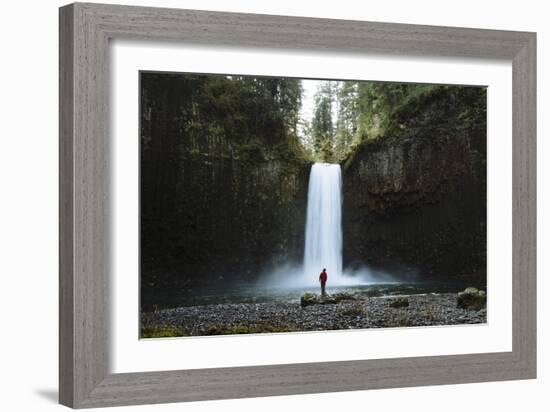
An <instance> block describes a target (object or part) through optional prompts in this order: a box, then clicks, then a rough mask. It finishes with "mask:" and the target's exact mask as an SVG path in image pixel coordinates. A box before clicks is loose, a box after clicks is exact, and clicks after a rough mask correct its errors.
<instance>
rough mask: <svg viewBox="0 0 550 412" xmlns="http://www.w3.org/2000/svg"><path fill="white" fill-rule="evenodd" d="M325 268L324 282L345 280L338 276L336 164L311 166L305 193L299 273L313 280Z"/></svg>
mask: <svg viewBox="0 0 550 412" xmlns="http://www.w3.org/2000/svg"><path fill="white" fill-rule="evenodd" d="M323 268H326V269H327V273H328V284H329V285H331V284H332V285H338V284H342V283H345V279H343V276H342V173H341V170H340V165H339V164H329V163H315V164H314V165H313V166H312V167H311V173H310V176H309V189H308V196H307V219H306V244H305V251H304V265H303V276H304V281H305V282H306V283H314V282H317V278H318V276H319V273H320V272H321V270H322V269H323Z"/></svg>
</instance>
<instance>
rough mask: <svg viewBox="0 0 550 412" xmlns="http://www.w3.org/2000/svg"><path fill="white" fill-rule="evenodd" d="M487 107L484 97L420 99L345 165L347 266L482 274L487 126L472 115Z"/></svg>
mask: <svg viewBox="0 0 550 412" xmlns="http://www.w3.org/2000/svg"><path fill="white" fill-rule="evenodd" d="M484 99H485V89H472V90H471V91H468V93H461V94H457V93H455V91H454V90H452V89H449V90H445V89H443V90H440V91H439V92H438V93H437V94H436V95H435V96H424V98H423V99H421V100H420V101H414V102H411V103H410V104H409V105H407V106H404V107H402V108H401V109H400V111H398V112H396V113H395V114H394V116H393V124H390V127H389V132H388V133H387V134H386V135H385V136H382V137H381V138H379V139H377V140H376V141H373V142H366V143H363V144H362V145H361V146H359V147H358V149H357V150H356V152H355V153H354V154H353V155H352V156H351V157H350V158H348V159H346V161H345V162H343V184H344V210H343V224H344V234H345V235H344V263H345V264H348V265H349V264H353V263H354V262H366V263H370V264H371V265H374V266H379V267H381V268H391V267H393V268H394V269H395V270H398V271H401V273H403V274H405V273H410V274H414V273H420V274H421V275H423V276H443V275H460V274H473V273H477V272H484V270H485V264H486V122H485V114H484V112H483V111H482V110H476V109H477V108H479V106H482V105H481V103H482V102H483V100H484ZM410 111H418V112H419V113H421V115H419V114H414V113H410ZM408 119H413V120H414V121H408Z"/></svg>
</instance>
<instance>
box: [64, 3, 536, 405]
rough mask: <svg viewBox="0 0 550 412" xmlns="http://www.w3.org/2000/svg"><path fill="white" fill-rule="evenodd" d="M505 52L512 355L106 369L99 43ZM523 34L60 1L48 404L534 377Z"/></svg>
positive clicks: (532, 134) (104, 81) (104, 58)
mask: <svg viewBox="0 0 550 412" xmlns="http://www.w3.org/2000/svg"><path fill="white" fill-rule="evenodd" d="M113 38H126V39H128V38H130V39H147V40H151V39H153V40H161V41H183V42H188V43H195V44H204V45H209V44H223V45H239V46H247V47H265V48H285V49H295V50H298V51H300V50H316V51H320V50H327V51H337V52H338V51H343V52H355V53H361V52H370V53H373V52H375V53H390V54H407V55H410V54H415V55H426V56H443V57H459V58H460V57H475V58H496V59H506V60H508V61H511V62H512V65H513V119H512V120H513V199H512V201H513V348H512V351H511V352H502V353H483V354H468V355H453V356H430V357H415V358H400V359H380V360H359V361H345V362H322V363H308V364H299V365H270V366H252V367H236V368H218V369H200V370H187V371H165V372H146V373H125V374H109V372H108V365H109V353H108V342H107V327H108V325H107V307H108V298H107V297H108V273H107V268H108V265H107V263H108V256H109V254H108V236H107V235H108V232H107V227H108V214H107V203H108V189H109V187H108V176H109V174H108V173H109V172H108V165H109V161H108V159H109V150H108V148H109V145H108V139H109V136H108V126H107V125H108V112H109V109H108V108H109V101H108V95H109V93H108V79H109V75H108V67H109V54H108V48H109V45H108V42H109V39H113ZM535 150H536V34H535V33H527V32H511V31H497V30H480V29H466V28H451V27H431V26H418V25H404V24H391V23H370V22H358V21H343V20H328V19H313V18H298V17H286V16H270V15H254V14H234V13H220V12H209V11H192V10H177V9H159V8H144V7H130V6H116V5H104V4H85V3H76V4H71V5H68V6H65V7H62V8H61V9H60V274H59V276H60V277H59V279H60V299H59V304H60V307H59V322H60V329H59V330H60V335H59V339H60V342H59V368H60V369H59V376H60V378H59V399H60V402H61V403H62V404H64V405H67V406H71V407H75V408H86V407H100V406H112V405H128V404H143V403H161V402H177V401H195V400H205V399H223V398H243V397H256V396H273V395H290V394H302V393H317V392H334V391H349V390H360V389H373V388H388V387H406V386H417V385H435V384H451V383H465V382H484V381H498V380H511V379H529V378H535V377H536V290H535V287H536V267H535V264H536V263H535V258H536V256H535V253H536V232H535V231H536V198H535V196H536V181H535V178H536V163H535V161H536V153H535Z"/></svg>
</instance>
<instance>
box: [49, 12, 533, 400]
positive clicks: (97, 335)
mask: <svg viewBox="0 0 550 412" xmlns="http://www.w3.org/2000/svg"><path fill="white" fill-rule="evenodd" d="M535 69H536V37H535V34H534V33H526V32H507V31H496V30H480V29H463V28H449V27H428V26H414V25H402V24H389V23H369V22H356V21H341V20H326V19H311V18H297V17H287V16H266V15H253V14H234V13H219V12H205V11H192V10H175V9H157V8H143V7H129V6H114V5H102V4H81V3H75V4H72V5H68V6H65V7H62V8H61V9H60V401H61V403H63V404H65V405H67V406H71V407H75V408H84V407H101V406H115V405H129V404H143V403H160V402H177V401H193V400H205V399H223V398H241V397H253V396H271V395H287V394H301V393H318V392H326V391H347V390H359V389H370V388H387V387H404V386H418V385H433V384H445V383H464V382H482V381H491V380H509V379H527V378H534V377H535V376H536V324H535V322H536V313H535V310H536V299H535V298H536V293H535V251H536V245H535V239H536V234H535V212H536V211H535V205H536V201H535V194H536V193H535V187H536V185H535V170H536V167H535V138H536V117H535V113H536V110H535V97H536V87H535V86H536V72H535Z"/></svg>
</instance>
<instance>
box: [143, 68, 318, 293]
mask: <svg viewBox="0 0 550 412" xmlns="http://www.w3.org/2000/svg"><path fill="white" fill-rule="evenodd" d="M146 81H147V82H148V84H147V85H146V88H145V91H146V92H147V93H144V98H143V100H142V120H141V131H142V135H141V139H142V146H141V183H140V187H141V194H142V196H141V262H142V266H141V276H142V285H143V287H144V288H145V289H144V290H145V291H146V290H148V288H163V287H170V288H174V287H176V288H178V287H186V286H189V287H194V286H206V285H207V286H210V287H226V286H227V285H228V282H239V281H250V280H254V279H256V277H257V276H258V275H259V273H260V272H261V271H262V270H263V269H264V268H265V265H266V264H267V263H273V262H278V261H282V260H286V259H287V258H288V257H290V258H295V259H297V260H298V259H301V256H302V253H303V243H304V242H303V238H304V222H305V213H306V201H307V199H306V197H307V178H308V170H309V165H308V164H307V163H306V162H305V161H304V160H301V159H300V158H299V157H298V156H295V155H294V154H293V153H292V151H291V150H290V149H289V146H288V145H287V144H286V143H285V142H284V141H283V142H281V140H280V139H279V140H277V139H275V138H273V136H270V135H269V134H266V139H265V140H261V139H262V137H261V136H259V137H257V138H255V139H243V138H241V139H237V138H236V137H234V136H232V135H231V134H229V133H227V132H226V130H227V128H225V129H224V128H223V127H218V128H210V129H207V128H205V127H197V128H194V127H193V124H191V125H189V123H190V121H189V118H190V117H191V116H192V115H191V114H189V113H191V112H192V111H193V110H197V109H196V103H195V102H194V101H185V100H184V97H185V96H189V93H190V92H189V91H188V90H186V87H187V86H186V84H185V82H184V80H182V79H181V76H179V77H178V76H174V77H170V76H166V75H164V76H158V77H155V76H149V77H147V78H146ZM188 100H190V99H188ZM205 107H209V106H208V105H205ZM185 111H187V113H184V114H183V115H182V112H185ZM193 115H194V116H195V117H194V118H198V117H199V115H201V116H206V115H208V113H199V114H193ZM222 120H223V117H222ZM209 124H215V121H214V120H212V121H210V122H209ZM239 137H241V135H239ZM268 138H272V141H269V140H268Z"/></svg>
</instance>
